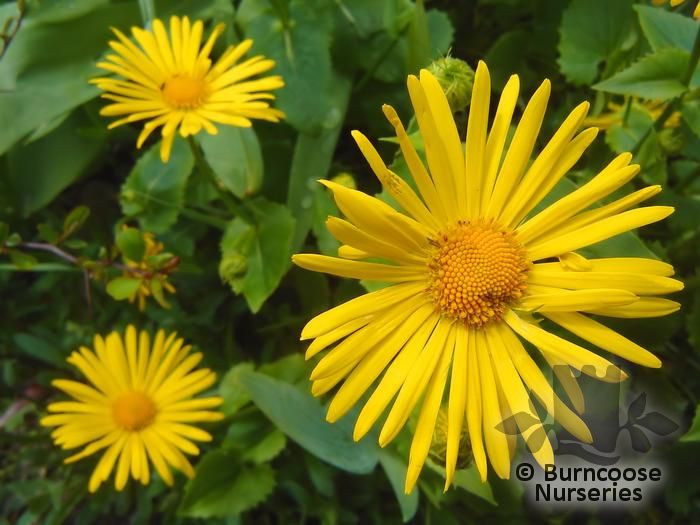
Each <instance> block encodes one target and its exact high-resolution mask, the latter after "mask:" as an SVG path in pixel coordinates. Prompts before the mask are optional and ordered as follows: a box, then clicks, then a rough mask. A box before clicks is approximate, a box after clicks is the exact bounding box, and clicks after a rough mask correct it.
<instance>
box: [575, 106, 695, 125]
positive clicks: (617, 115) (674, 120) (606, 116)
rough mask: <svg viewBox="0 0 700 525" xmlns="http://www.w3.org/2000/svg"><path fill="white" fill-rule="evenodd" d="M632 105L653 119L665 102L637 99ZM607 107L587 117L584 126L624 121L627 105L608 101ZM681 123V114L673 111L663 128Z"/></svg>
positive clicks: (617, 123)
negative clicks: (605, 109) (598, 113)
mask: <svg viewBox="0 0 700 525" xmlns="http://www.w3.org/2000/svg"><path fill="white" fill-rule="evenodd" d="M632 103H633V104H634V107H635V108H637V109H639V110H641V111H643V112H645V113H646V114H647V115H649V119H650V120H652V121H655V120H656V119H657V118H659V117H660V116H661V114H662V113H663V112H664V110H665V109H666V104H665V103H663V102H659V101H654V100H647V101H643V102H642V101H639V100H634V99H633V102H632ZM608 109H609V110H610V111H608V112H606V113H601V114H600V115H598V116H595V117H587V118H586V119H585V120H584V121H583V125H584V126H595V127H597V128H599V129H604V130H607V129H610V128H611V127H613V126H618V125H621V124H623V123H624V121H625V114H626V113H627V105H625V104H617V103H615V102H610V103H609V104H608ZM680 125H681V114H680V112H679V111H674V112H673V113H671V116H670V117H669V118H668V119H666V121H665V122H664V128H677V127H679V126H680Z"/></svg>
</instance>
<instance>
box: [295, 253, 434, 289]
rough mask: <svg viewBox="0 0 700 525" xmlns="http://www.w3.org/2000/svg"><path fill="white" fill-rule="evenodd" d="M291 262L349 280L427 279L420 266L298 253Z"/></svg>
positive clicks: (394, 280) (399, 280) (396, 280)
mask: <svg viewBox="0 0 700 525" xmlns="http://www.w3.org/2000/svg"><path fill="white" fill-rule="evenodd" d="M292 262H294V264H296V265H297V266H301V267H302V268H305V269H307V270H311V271H314V272H323V273H328V274H331V275H337V276H339V277H349V278H351V279H369V280H372V281H385V282H405V281H425V280H426V277H427V276H426V270H425V268H424V267H420V266H395V265H389V264H380V263H370V262H361V261H349V260H345V259H338V258H336V257H329V256H328V255H319V254H315V253H298V254H296V255H293V256H292Z"/></svg>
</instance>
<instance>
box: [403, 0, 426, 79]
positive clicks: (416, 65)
mask: <svg viewBox="0 0 700 525" xmlns="http://www.w3.org/2000/svg"><path fill="white" fill-rule="evenodd" d="M407 33H408V35H407V41H408V46H407V48H408V52H407V57H406V66H407V68H408V70H409V71H418V70H420V68H423V67H426V66H427V65H428V63H429V62H430V58H431V55H432V53H431V52H430V51H431V49H430V47H431V45H430V33H429V32H428V17H427V15H426V13H425V6H424V5H423V0H416V2H415V5H414V7H413V17H412V19H411V23H410V24H409V25H408V31H407Z"/></svg>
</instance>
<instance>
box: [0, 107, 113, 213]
mask: <svg viewBox="0 0 700 525" xmlns="http://www.w3.org/2000/svg"><path fill="white" fill-rule="evenodd" d="M1 96H2V95H1V94H0V97H1ZM1 114H2V107H1V106H0V115H1ZM1 122H2V117H0V126H1V125H2V124H1ZM85 122H86V121H85V119H84V118H81V117H78V116H72V117H70V118H68V119H67V120H66V121H65V122H64V123H63V124H61V125H60V126H59V127H58V128H57V129H55V130H54V131H53V132H52V133H51V134H49V135H47V136H45V137H43V138H41V139H39V140H36V141H34V142H32V143H31V144H27V145H25V146H22V145H18V146H16V147H14V148H13V149H11V150H10V151H9V152H8V154H7V160H8V163H7V164H8V170H7V175H8V179H9V181H10V185H11V187H12V190H13V193H14V200H15V201H16V202H17V203H18V205H19V207H20V209H21V211H22V214H23V215H24V216H28V215H30V214H32V213H34V212H35V211H37V210H39V209H41V208H43V207H44V206H46V205H47V204H48V203H50V202H51V201H52V200H53V199H54V198H55V197H56V196H57V195H58V194H59V193H61V192H62V191H63V190H64V189H66V188H67V187H68V186H70V185H71V184H72V183H73V182H75V181H76V180H77V179H78V178H79V177H80V176H81V175H82V174H83V173H84V172H85V171H86V170H87V168H88V167H89V165H90V163H91V162H92V161H93V160H94V159H95V158H96V157H97V155H98V154H99V153H100V151H101V149H102V140H101V137H98V138H95V137H84V136H82V135H80V134H79V133H76V128H80V127H81V126H83V125H84V124H85ZM13 126H14V124H10V125H9V127H10V128H12V127H13ZM0 129H9V128H7V127H6V128H0ZM2 135H4V133H0V136H2ZM0 140H1V139H0Z"/></svg>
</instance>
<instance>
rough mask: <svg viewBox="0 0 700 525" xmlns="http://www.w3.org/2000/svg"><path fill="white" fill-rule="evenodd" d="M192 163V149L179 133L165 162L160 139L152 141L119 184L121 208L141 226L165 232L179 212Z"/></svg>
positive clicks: (147, 229)
mask: <svg viewBox="0 0 700 525" xmlns="http://www.w3.org/2000/svg"><path fill="white" fill-rule="evenodd" d="M193 166H194V158H193V156H192V151H191V150H190V148H189V147H188V145H187V143H186V142H185V141H184V140H182V139H180V138H179V137H176V138H175V142H174V143H173V149H172V152H171V154H170V160H169V162H168V163H167V164H164V163H163V162H162V161H161V160H160V142H158V143H156V144H154V145H153V146H152V147H151V148H149V149H148V151H146V153H144V154H143V155H142V156H141V158H139V160H138V161H137V162H136V165H135V166H134V168H133V169H132V170H131V173H130V174H129V177H128V178H127V179H126V182H125V183H124V184H123V185H122V189H121V194H120V199H119V200H120V203H121V206H122V211H123V212H124V214H125V215H127V216H129V217H133V218H135V219H137V220H138V221H139V224H140V225H141V227H142V228H143V229H144V230H146V231H150V232H153V233H165V232H166V231H167V230H168V229H169V228H170V227H171V226H172V225H173V224H175V222H176V221H177V218H178V215H179V214H180V210H181V209H182V206H183V204H184V200H185V186H186V185H187V179H188V178H189V176H190V173H191V172H192V167H193Z"/></svg>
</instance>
